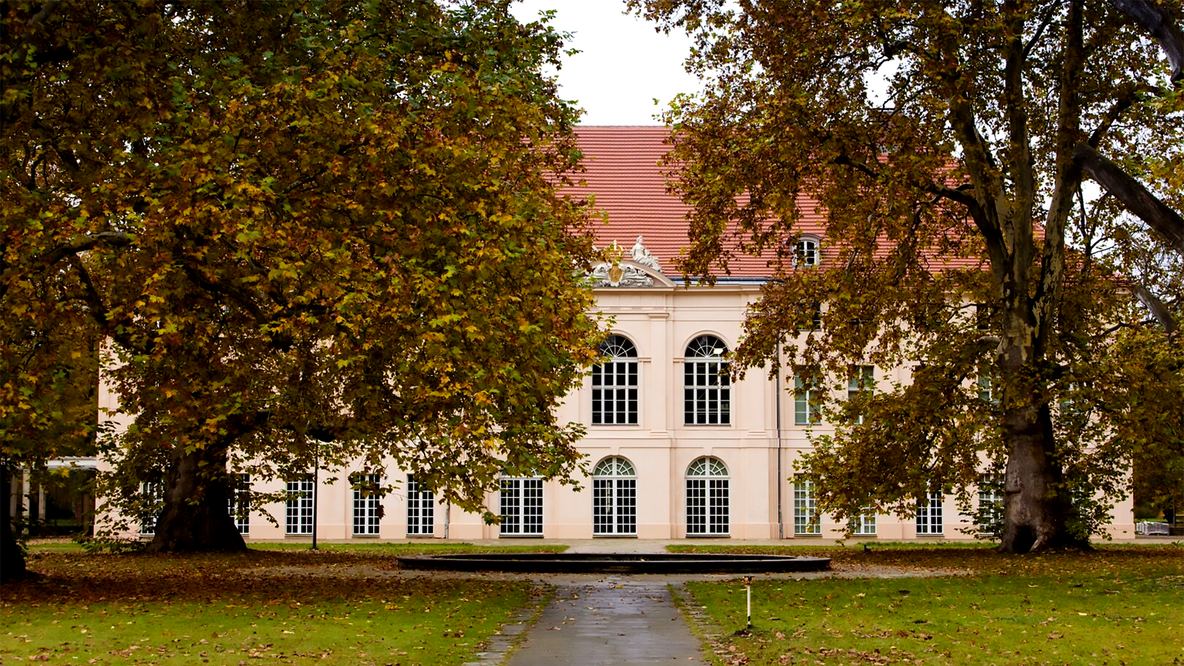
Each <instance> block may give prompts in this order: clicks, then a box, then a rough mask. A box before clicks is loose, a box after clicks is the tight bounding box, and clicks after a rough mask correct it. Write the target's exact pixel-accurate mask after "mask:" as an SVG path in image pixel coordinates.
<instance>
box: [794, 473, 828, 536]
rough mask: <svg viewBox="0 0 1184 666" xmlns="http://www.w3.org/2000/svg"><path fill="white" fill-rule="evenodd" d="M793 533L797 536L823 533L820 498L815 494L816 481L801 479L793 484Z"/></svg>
mask: <svg viewBox="0 0 1184 666" xmlns="http://www.w3.org/2000/svg"><path fill="white" fill-rule="evenodd" d="M793 533H794V534H795V535H797V536H818V535H820V534H822V521H821V520H820V518H819V515H818V498H817V497H815V496H814V482H813V481H808V480H806V479H799V480H798V481H795V482H794V484H793Z"/></svg>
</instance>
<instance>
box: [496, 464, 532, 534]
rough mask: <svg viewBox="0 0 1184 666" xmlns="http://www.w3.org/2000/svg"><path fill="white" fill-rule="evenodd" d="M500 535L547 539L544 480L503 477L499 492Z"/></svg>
mask: <svg viewBox="0 0 1184 666" xmlns="http://www.w3.org/2000/svg"><path fill="white" fill-rule="evenodd" d="M498 495H499V498H498V504H499V507H500V509H501V517H502V522H501V526H500V527H501V529H500V536H503V537H541V536H543V480H542V478H541V477H537V476H536V477H508V476H503V477H502V481H501V492H500V493H498Z"/></svg>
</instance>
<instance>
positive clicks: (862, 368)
mask: <svg viewBox="0 0 1184 666" xmlns="http://www.w3.org/2000/svg"><path fill="white" fill-rule="evenodd" d="M875 387H876V366H874V365H857V366H855V367H854V368H852V369H851V374H850V375H849V376H848V377H847V399H848V400H851V399H853V398H859V397H860V395H861V394H862V393H863V392H864V391H874V390H875ZM855 423H857V424H859V425H863V412H860V413H859V416H857V417H856V418H855Z"/></svg>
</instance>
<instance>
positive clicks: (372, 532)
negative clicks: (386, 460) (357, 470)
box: [350, 474, 382, 537]
mask: <svg viewBox="0 0 1184 666" xmlns="http://www.w3.org/2000/svg"><path fill="white" fill-rule="evenodd" d="M350 482H351V484H352V485H353V486H354V488H353V500H354V501H353V535H354V536H361V537H372V536H378V534H379V531H380V529H381V526H382V493H381V492H380V491H379V488H380V484H381V483H382V476H381V475H379V474H354V475H353V476H351V477H350ZM358 486H361V487H358Z"/></svg>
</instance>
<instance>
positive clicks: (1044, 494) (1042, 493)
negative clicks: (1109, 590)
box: [999, 401, 1089, 553]
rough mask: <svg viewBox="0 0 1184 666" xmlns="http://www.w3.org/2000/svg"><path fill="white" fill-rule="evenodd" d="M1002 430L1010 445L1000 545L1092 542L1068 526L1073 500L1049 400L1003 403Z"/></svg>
mask: <svg viewBox="0 0 1184 666" xmlns="http://www.w3.org/2000/svg"><path fill="white" fill-rule="evenodd" d="M1033 402H1035V401H1033ZM1003 431H1004V436H1005V437H1006V439H1007V441H1008V442H1009V443H1010V444H1011V451H1010V453H1009V455H1008V457H1007V471H1006V475H1005V477H1004V502H1003V534H1002V535H1001V543H1000V545H999V550H1001V551H1003V552H1007V553H1030V552H1036V551H1041V550H1047V549H1053V548H1067V547H1088V546H1089V542H1088V540H1086V539H1085V538H1083V537H1075V536H1073V535H1071V534H1070V533H1069V530H1068V522H1067V519H1068V517H1069V513H1070V511H1072V500H1071V498H1070V494H1069V490H1068V488H1067V487H1066V486H1065V483H1064V481H1065V478H1064V470H1063V469H1062V467H1061V463H1060V461H1059V460H1058V459H1057V455H1056V440H1055V438H1054V435H1053V430H1052V415H1051V414H1050V412H1049V408H1048V405H1047V404H1027V405H1017V406H1015V407H1012V408H1007V409H1005V410H1004V415H1003Z"/></svg>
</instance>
